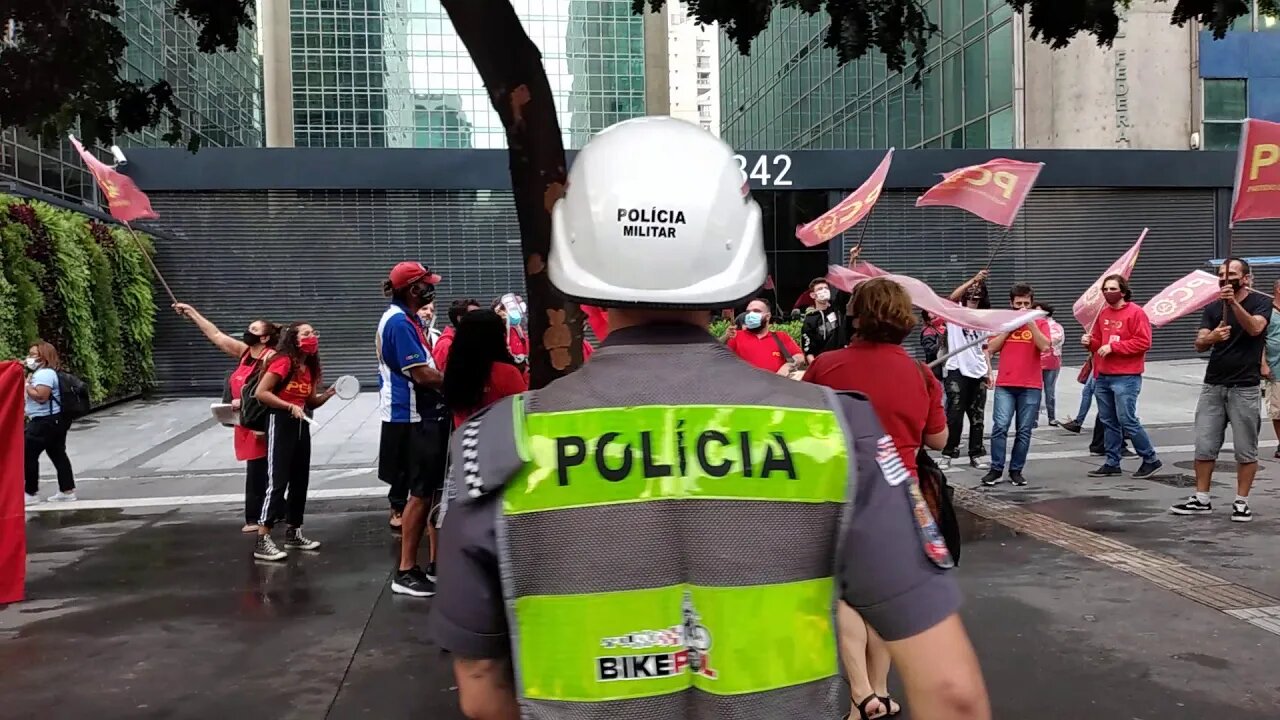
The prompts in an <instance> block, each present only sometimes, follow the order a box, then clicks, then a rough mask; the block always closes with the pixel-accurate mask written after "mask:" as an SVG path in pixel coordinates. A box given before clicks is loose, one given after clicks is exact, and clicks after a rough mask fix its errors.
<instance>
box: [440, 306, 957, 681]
mask: <svg viewBox="0 0 1280 720" xmlns="http://www.w3.org/2000/svg"><path fill="white" fill-rule="evenodd" d="M690 345H718V343H716V341H715V339H714V338H712V337H711V336H710V335H709V334H708V333H707V332H706V331H705V330H703V329H700V328H693V327H690V326H652V327H637V328H628V329H625V330H619V331H616V332H613V333H611V334H610V335H609V338H608V340H606V341H605V343H604V344H603V345H602V346H601V348H600V349H599V350H598V351H597V354H596V355H595V356H593V358H592V362H591V363H588V364H587V365H586V366H585V367H584V368H583V369H581V370H579V371H578V372H577V373H575V375H582V376H584V378H583V379H582V380H581V381H583V382H590V381H591V378H590V377H589V375H591V374H592V373H593V372H596V371H597V370H598V369H599V366H597V365H596V363H597V362H598V359H599V358H602V357H608V356H610V355H615V354H617V355H620V356H626V355H627V354H630V353H636V352H645V353H646V354H652V353H655V352H656V353H663V352H669V353H670V355H671V361H672V362H673V363H674V362H679V358H680V357H681V355H682V354H683V353H687V352H688V351H689V350H690V349H691V348H689V347H688V346H690ZM699 349H702V348H699ZM720 349H722V348H717V349H716V350H720ZM713 352H714V351H713ZM712 366H713V367H712V369H713V370H719V371H721V372H722V377H714V376H712V377H707V378H706V379H705V380H706V382H707V383H708V384H709V385H710V386H714V385H715V384H716V383H717V382H737V381H740V380H741V379H742V378H743V376H742V373H743V371H744V369H746V370H749V372H751V373H758V374H759V375H758V376H757V375H754V374H753V375H749V376H747V379H748V380H749V381H750V382H752V383H755V382H757V378H758V380H759V381H762V382H766V383H774V384H776V385H777V387H778V388H779V390H780V391H781V392H784V393H785V392H786V391H787V390H788V389H789V388H791V386H790V385H787V383H793V382H794V381H790V380H786V379H784V378H779V377H777V376H773V375H770V374H768V373H763V372H761V371H759V370H755V369H754V368H746V367H745V364H744V363H743V362H742V361H741V360H740V359H738V358H737V357H735V356H734V355H733V354H732V353H730V352H729V351H728V350H724V351H723V357H718V356H717V357H715V358H714V362H713V363H712ZM635 381H637V382H642V380H640V378H639V377H637V378H635ZM551 387H552V388H554V387H555V386H554V385H552V386H551ZM711 392H712V393H714V390H712V391H711ZM699 400H700V401H705V400H706V398H699ZM839 409H840V412H841V414H842V415H843V420H844V424H845V427H846V429H847V431H848V432H850V433H852V435H853V437H852V442H851V443H850V446H851V448H852V453H853V457H851V458H850V462H849V468H850V472H851V473H853V474H854V476H853V477H851V479H850V481H851V482H852V483H854V486H855V492H854V501H853V502H854V508H853V513H852V521H851V522H850V523H848V529H847V534H846V536H845V538H844V542H843V544H842V546H841V547H842V550H841V552H842V557H840V558H839V562H838V564H837V568H838V578H837V582H839V584H840V587H841V594H842V596H843V598H844V600H845V602H847V603H849V604H850V605H851V606H852V607H854V608H855V609H856V610H857V611H858V612H859V613H861V614H862V616H863V617H864V618H865V619H866V621H867V622H868V623H870V624H871V626H872V627H873V628H875V630H876V632H877V633H879V634H880V635H881V636H882V637H884V638H885V639H886V640H901V639H904V638H908V637H911V636H913V635H917V634H919V633H921V632H924V631H925V630H928V629H929V628H931V627H933V626H934V625H937V624H938V623H939V622H941V621H942V620H944V619H946V618H947V617H948V616H950V615H951V614H953V613H954V612H956V610H957V609H958V608H959V606H960V592H959V589H958V588H957V586H956V583H955V579H954V578H952V577H951V576H950V575H948V574H947V572H946V570H945V569H944V568H943V567H939V566H938V565H937V564H935V563H934V562H933V561H931V560H930V559H929V555H928V554H927V553H926V550H925V548H926V544H927V543H928V542H929V533H928V532H927V530H926V529H925V528H922V527H921V526H920V525H919V524H918V522H917V513H916V512H915V509H916V502H915V500H913V495H912V493H911V487H912V482H913V481H912V480H911V479H910V478H909V477H908V476H907V475H906V470H905V468H903V466H902V463H901V460H900V459H899V458H898V457H897V451H896V450H895V449H893V442H892V440H890V439H889V438H888V436H887V435H886V434H885V432H884V430H883V428H882V427H881V426H880V423H879V421H878V420H877V419H876V416H875V413H874V411H873V410H872V409H871V405H870V403H869V402H868V401H867V400H866V399H865V398H862V397H861V396H856V395H853V394H848V395H844V394H842V395H841V396H839ZM511 415H512V412H511V400H510V399H508V400H505V401H502V402H501V403H499V404H497V405H495V406H493V407H492V408H490V409H489V411H487V412H486V413H485V417H484V422H481V423H479V425H478V426H472V429H471V431H470V432H468V431H467V429H466V426H464V429H463V431H462V432H458V433H455V436H454V448H453V451H452V457H453V458H454V463H453V467H452V468H451V469H450V478H449V484H450V486H451V488H452V489H454V490H456V497H455V498H454V499H453V500H451V502H450V505H449V508H448V513H447V516H446V518H445V520H444V522H443V527H442V530H441V536H440V548H439V558H438V567H439V584H438V588H439V593H438V594H437V596H436V598H435V602H434V603H433V607H432V613H431V615H432V617H431V628H432V633H433V634H434V636H435V639H436V642H437V644H439V645H440V646H441V647H442V648H444V649H445V650H449V651H451V652H453V653H456V654H458V655H460V656H462V657H467V658H505V657H508V656H510V655H511V652H512V648H511V642H510V637H509V634H508V628H507V615H506V610H505V607H504V604H503V593H502V586H501V578H500V574H499V569H498V543H497V540H496V537H495V532H494V528H495V520H496V518H497V515H498V513H500V512H501V511H502V510H501V502H500V497H501V495H500V492H479V491H482V490H483V488H480V487H477V488H475V489H476V490H477V491H478V492H479V496H478V497H472V495H473V493H470V492H468V490H470V489H471V488H469V487H468V485H467V483H468V482H471V483H472V484H475V483H476V482H477V481H476V479H475V478H476V477H479V478H481V481H482V482H483V484H484V486H485V487H486V488H487V487H494V488H497V487H500V486H501V485H503V484H505V479H506V478H509V477H510V476H512V475H514V474H515V473H516V472H517V471H519V470H520V469H521V468H522V463H521V461H520V459H519V457H518V456H517V455H516V452H515V449H514V445H513V443H512V442H511V440H510V437H511V433H512V423H511V420H510V418H511ZM487 438H489V439H490V441H488V442H486V439H487ZM468 445H469V447H468ZM468 461H470V462H472V463H475V464H476V465H478V473H475V472H472V473H470V474H468V473H466V472H465V471H464V467H465V466H466V465H467V463H468ZM475 469H476V468H475V466H473V468H472V470H473V471H474V470H475ZM934 537H935V538H936V535H935V536H934ZM568 562H590V558H577V559H571V560H568Z"/></svg>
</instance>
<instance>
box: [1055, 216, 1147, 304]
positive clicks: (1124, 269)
mask: <svg viewBox="0 0 1280 720" xmlns="http://www.w3.org/2000/svg"><path fill="white" fill-rule="evenodd" d="M1146 239H1147V228H1142V234H1141V235H1139V236H1138V242H1136V243H1134V244H1133V247H1131V248H1129V251H1128V252H1126V253H1125V254H1123V255H1121V256H1120V258H1119V259H1118V260H1116V261H1115V262H1113V263H1111V267H1109V268H1107V270H1106V272H1104V273H1102V274H1101V275H1099V276H1098V279H1097V280H1095V281H1094V283H1093V284H1092V285H1090V286H1089V289H1088V290H1085V291H1084V294H1083V295H1081V296H1080V299H1079V300H1076V304H1075V305H1072V306H1071V314H1072V315H1075V316H1076V321H1077V322H1079V323H1080V325H1081V326H1082V327H1084V328H1085V329H1089V328H1092V327H1093V322H1094V321H1095V320H1097V319H1098V313H1100V312H1102V306H1103V305H1105V304H1106V301H1105V300H1103V299H1102V281H1103V280H1105V279H1106V278H1107V276H1108V275H1123V276H1124V279H1125V280H1128V279H1129V276H1130V275H1132V274H1133V266H1134V265H1135V264H1137V262H1138V253H1139V252H1141V251H1142V241H1143V240H1146Z"/></svg>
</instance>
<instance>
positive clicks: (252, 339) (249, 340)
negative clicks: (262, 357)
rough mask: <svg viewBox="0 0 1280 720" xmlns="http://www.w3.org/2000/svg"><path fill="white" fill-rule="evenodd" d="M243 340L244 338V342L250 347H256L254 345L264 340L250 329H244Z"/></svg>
mask: <svg viewBox="0 0 1280 720" xmlns="http://www.w3.org/2000/svg"><path fill="white" fill-rule="evenodd" d="M243 340H244V344H245V345H248V346H249V347H254V346H256V345H257V344H258V343H260V342H262V338H260V337H258V336H257V335H254V334H253V333H251V332H249V331H248V330H245V331H244V337H243Z"/></svg>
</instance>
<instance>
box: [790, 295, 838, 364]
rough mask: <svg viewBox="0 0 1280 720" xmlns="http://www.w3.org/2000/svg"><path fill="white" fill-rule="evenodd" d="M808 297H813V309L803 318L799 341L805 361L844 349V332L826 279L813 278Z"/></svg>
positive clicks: (811, 360)
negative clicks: (829, 351)
mask: <svg viewBox="0 0 1280 720" xmlns="http://www.w3.org/2000/svg"><path fill="white" fill-rule="evenodd" d="M809 295H810V296H811V297H813V307H811V308H809V309H808V311H807V312H806V313H805V316H804V324H803V328H802V330H801V332H800V339H801V340H802V341H803V342H802V343H801V344H802V345H803V350H804V355H805V359H806V360H808V361H809V362H813V359H814V358H815V357H817V356H819V355H821V354H822V353H824V352H826V351H828V350H839V349H840V348H842V347H844V342H843V340H844V332H843V328H842V327H841V324H842V323H841V322H840V321H841V314H842V313H837V312H836V309H835V308H834V307H832V304H831V285H829V284H828V283H827V279H826V278H815V279H814V280H813V281H812V282H810V283H809Z"/></svg>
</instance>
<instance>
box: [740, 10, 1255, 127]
mask: <svg viewBox="0 0 1280 720" xmlns="http://www.w3.org/2000/svg"><path fill="white" fill-rule="evenodd" d="M928 10H929V16H930V19H931V20H932V21H933V22H934V23H935V24H936V25H938V27H939V30H940V31H939V33H938V34H937V35H935V36H934V37H933V38H932V39H931V40H930V43H929V51H928V54H927V56H926V62H925V70H924V74H923V76H922V78H921V83H920V85H919V87H916V86H914V85H913V84H912V83H911V82H909V77H907V76H905V75H904V74H903V73H889V72H887V70H886V68H885V66H884V62H883V57H881V56H880V55H878V54H875V53H872V54H869V55H868V56H867V57H864V58H861V59H859V60H857V61H855V62H851V63H849V64H847V65H845V66H843V67H836V64H835V56H834V53H833V52H832V51H831V50H828V49H826V48H823V47H822V42H823V37H824V35H825V33H826V28H827V24H828V21H827V18H826V17H825V15H821V14H819V15H814V16H806V15H804V14H802V13H800V12H799V11H798V10H794V9H792V10H777V11H775V13H774V17H773V21H772V22H771V23H770V26H769V28H768V29H766V31H765V32H764V33H762V34H761V35H760V37H759V38H758V39H757V40H756V42H755V44H754V45H753V48H752V53H751V55H750V56H749V57H743V56H741V55H739V54H738V52H737V50H736V48H734V47H733V46H732V44H731V43H728V42H725V41H724V39H723V38H722V42H721V62H722V73H721V75H722V78H721V83H722V84H721V87H722V88H723V90H722V96H723V114H724V115H723V121H722V126H723V127H722V129H723V135H724V137H725V139H726V140H728V141H729V142H730V144H732V145H734V146H735V147H737V148H739V149H824V148H834V149H840V148H885V147H898V148H951V149H958V148H991V149H1000V148H1045V149H1053V148H1081V149H1142V150H1156V149H1165V150H1186V149H1232V148H1234V147H1236V144H1237V142H1238V138H1239V129H1240V121H1241V120H1242V119H1243V118H1245V117H1254V118H1260V119H1267V120H1277V121H1280V60H1277V58H1280V22H1278V21H1277V18H1274V17H1271V16H1268V15H1266V14H1265V13H1260V12H1259V11H1258V9H1257V3H1256V2H1254V3H1253V7H1252V10H1251V12H1250V14H1249V15H1247V16H1244V17H1241V18H1240V19H1239V20H1238V21H1237V22H1236V24H1235V28H1234V29H1233V30H1232V31H1231V32H1229V33H1228V34H1227V36H1226V37H1225V38H1224V39H1222V40H1215V39H1214V38H1213V36H1212V33H1211V32H1208V31H1202V30H1199V29H1197V28H1191V27H1177V26H1175V25H1173V23H1172V20H1173V10H1174V7H1173V5H1172V4H1171V3H1168V2H1159V1H1157V0H1134V1H1133V2H1132V3H1131V4H1130V6H1129V8H1128V9H1127V10H1126V13H1125V17H1124V19H1123V21H1122V23H1121V27H1120V32H1119V35H1118V36H1117V38H1116V40H1115V42H1114V43H1113V45H1112V46H1111V47H1109V48H1100V47H1098V45H1097V42H1096V41H1095V40H1094V39H1093V38H1092V37H1080V38H1077V39H1076V40H1074V41H1073V42H1071V43H1070V44H1069V45H1068V46H1067V47H1065V48H1061V49H1057V50H1054V49H1051V48H1050V47H1048V46H1047V45H1044V44H1043V43H1040V42H1039V41H1037V40H1035V39H1033V38H1032V37H1031V29H1030V28H1029V27H1028V26H1027V24H1026V22H1025V18H1023V17H1021V16H1019V15H1015V14H1013V13H1012V12H1011V10H1010V8H1009V7H1008V6H1007V4H1005V3H1004V2H1003V0H985V1H984V0H931V1H930V2H929V3H928ZM912 70H913V68H911V67H908V68H907V73H908V74H909V73H911V72H912Z"/></svg>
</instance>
